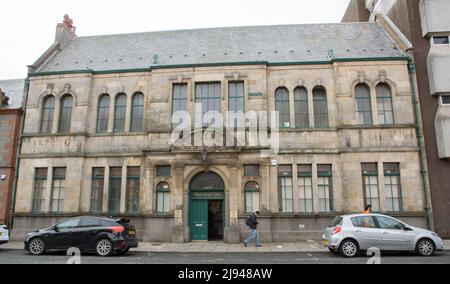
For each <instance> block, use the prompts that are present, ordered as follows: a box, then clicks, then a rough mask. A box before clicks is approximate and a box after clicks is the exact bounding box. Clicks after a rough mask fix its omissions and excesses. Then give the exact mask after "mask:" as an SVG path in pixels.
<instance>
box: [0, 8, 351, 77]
mask: <svg viewBox="0 0 450 284" xmlns="http://www.w3.org/2000/svg"><path fill="white" fill-rule="evenodd" d="M349 1H350V0H124V1H119V0H87V1H86V0H78V1H76V0H35V1H32V0H13V1H11V0H9V1H8V0H4V1H2V3H1V4H0V7H1V9H0V11H1V15H0V80H2V79H12V78H25V77H26V72H27V69H26V65H29V64H32V63H33V62H34V61H35V60H36V59H37V58H38V57H39V56H40V55H41V54H42V53H43V52H44V51H45V50H46V49H47V48H48V47H49V46H50V45H51V44H52V43H53V41H54V34H55V27H56V24H57V23H59V22H61V21H62V18H63V16H64V14H65V13H68V14H69V15H70V17H71V18H73V19H74V24H75V26H76V27H77V35H78V36H87V35H99V34H116V33H133V32H145V31H158V30H173V29H188V28H207V27H227V26H247V25H276V24H303V23H330V22H340V20H341V18H342V17H343V15H344V12H345V9H346V7H347V5H348V3H349Z"/></svg>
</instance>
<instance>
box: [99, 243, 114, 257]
mask: <svg viewBox="0 0 450 284" xmlns="http://www.w3.org/2000/svg"><path fill="white" fill-rule="evenodd" d="M95 250H96V251H97V255H99V256H110V255H111V254H112V253H113V252H114V245H113V243H112V242H111V241H110V240H108V239H101V240H100V241H98V242H97V246H96V247H95Z"/></svg>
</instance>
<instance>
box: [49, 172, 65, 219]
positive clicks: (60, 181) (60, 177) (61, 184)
mask: <svg viewBox="0 0 450 284" xmlns="http://www.w3.org/2000/svg"><path fill="white" fill-rule="evenodd" d="M65 187H66V168H54V169H53V183H52V202H51V212H53V213H62V212H64V195H65Z"/></svg>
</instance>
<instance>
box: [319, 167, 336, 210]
mask: <svg viewBox="0 0 450 284" xmlns="http://www.w3.org/2000/svg"><path fill="white" fill-rule="evenodd" d="M317 177H318V187H319V210H320V212H323V213H327V212H332V211H333V210H334V208H333V175H332V171H331V165H317Z"/></svg>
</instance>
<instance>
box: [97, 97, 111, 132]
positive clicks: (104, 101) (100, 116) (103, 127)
mask: <svg viewBox="0 0 450 284" xmlns="http://www.w3.org/2000/svg"><path fill="white" fill-rule="evenodd" d="M108 124H109V95H102V96H101V97H100V99H99V101H98V110H97V132H98V133H105V132H108Z"/></svg>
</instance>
